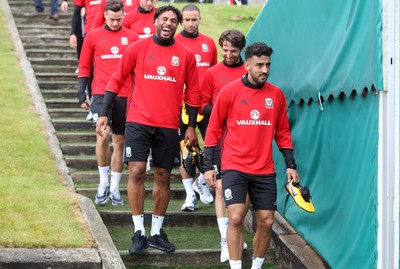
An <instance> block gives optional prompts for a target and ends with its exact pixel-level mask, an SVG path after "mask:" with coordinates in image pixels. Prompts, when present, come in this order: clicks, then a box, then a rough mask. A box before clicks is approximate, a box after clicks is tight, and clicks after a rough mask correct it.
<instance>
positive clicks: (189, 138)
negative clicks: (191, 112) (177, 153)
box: [185, 127, 199, 147]
mask: <svg viewBox="0 0 400 269" xmlns="http://www.w3.org/2000/svg"><path fill="white" fill-rule="evenodd" d="M198 144H199V141H198V138H197V134H196V129H195V128H194V127H188V128H187V130H186V133H185V145H187V146H189V147H190V146H197V145H198Z"/></svg>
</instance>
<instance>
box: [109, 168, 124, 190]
mask: <svg viewBox="0 0 400 269" xmlns="http://www.w3.org/2000/svg"><path fill="white" fill-rule="evenodd" d="M121 177H122V173H118V172H114V171H111V180H110V181H111V184H110V192H112V191H117V190H119V182H120V180H121Z"/></svg>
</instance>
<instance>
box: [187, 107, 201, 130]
mask: <svg viewBox="0 0 400 269" xmlns="http://www.w3.org/2000/svg"><path fill="white" fill-rule="evenodd" d="M185 107H186V113H187V114H188V116H189V123H188V126H189V127H196V124H197V113H198V111H199V108H198V107H194V106H190V105H188V104H185Z"/></svg>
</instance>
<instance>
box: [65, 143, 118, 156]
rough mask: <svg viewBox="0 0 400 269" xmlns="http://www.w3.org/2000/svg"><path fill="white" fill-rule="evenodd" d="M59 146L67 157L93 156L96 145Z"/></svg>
mask: <svg viewBox="0 0 400 269" xmlns="http://www.w3.org/2000/svg"><path fill="white" fill-rule="evenodd" d="M60 146H61V151H62V153H63V154H64V155H68V156H86V155H95V151H96V143H79V144H65V143H61V145H60ZM111 150H112V146H111Z"/></svg>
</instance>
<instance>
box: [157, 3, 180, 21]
mask: <svg viewBox="0 0 400 269" xmlns="http://www.w3.org/2000/svg"><path fill="white" fill-rule="evenodd" d="M166 11H172V12H174V13H175V14H176V16H177V17H178V24H182V22H183V17H182V13H181V11H180V10H179V9H177V8H176V7H174V6H171V5H167V6H161V7H159V8H157V10H156V12H155V13H154V20H153V22H155V21H156V19H157V18H158V16H160V15H161V14H162V13H164V12H166Z"/></svg>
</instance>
